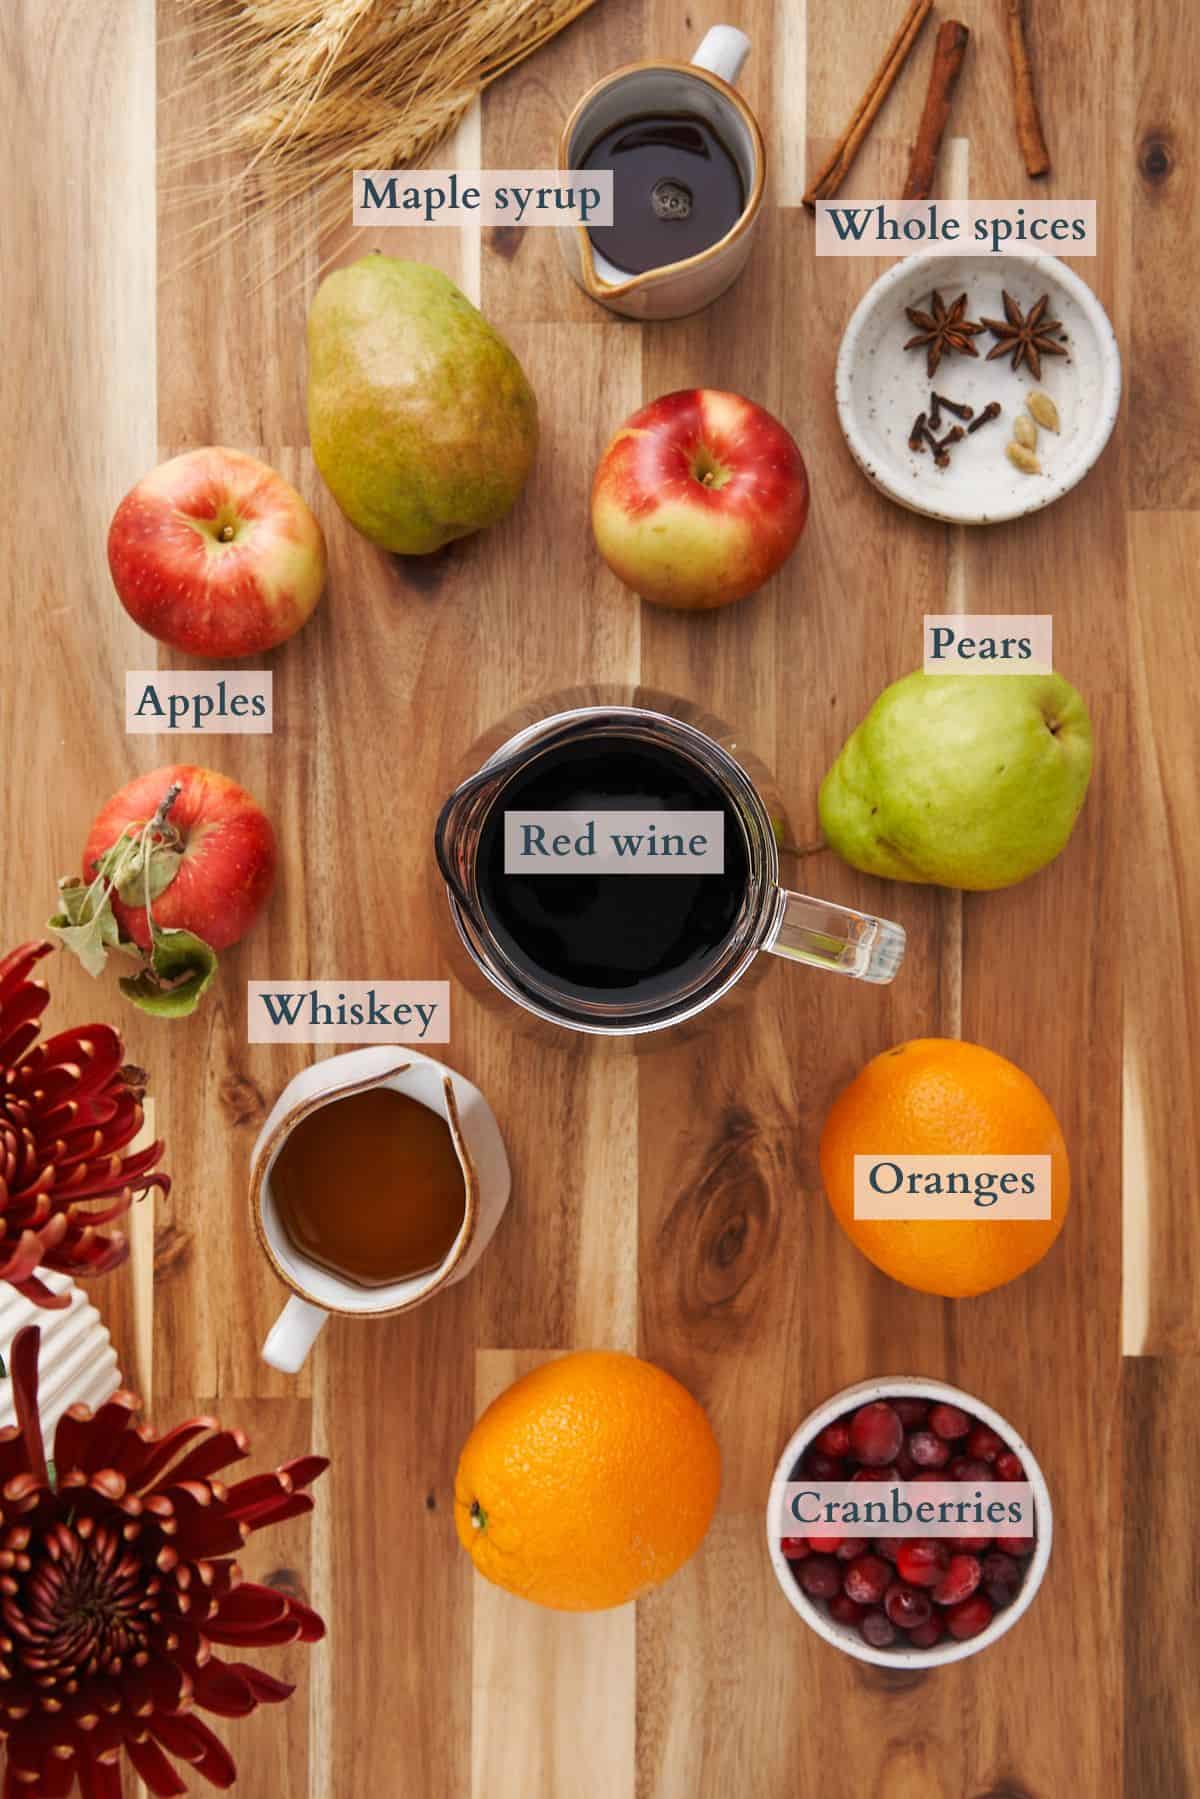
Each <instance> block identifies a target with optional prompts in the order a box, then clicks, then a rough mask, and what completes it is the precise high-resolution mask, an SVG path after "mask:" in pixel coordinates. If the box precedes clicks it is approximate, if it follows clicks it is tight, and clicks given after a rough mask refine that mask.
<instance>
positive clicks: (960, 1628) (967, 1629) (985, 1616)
mask: <svg viewBox="0 0 1200 1799" xmlns="http://www.w3.org/2000/svg"><path fill="white" fill-rule="evenodd" d="M995 1615H996V1614H995V1612H994V1611H993V1610H992V1606H991V1603H990V1602H989V1601H988V1600H986V1599H985V1598H984V1596H983V1594H982V1593H974V1594H972V1596H971V1598H970V1599H964V1600H963V1602H962V1604H961V1605H952V1606H951V1607H950V1609H949V1611H948V1612H947V1613H946V1629H947V1630H948V1631H949V1632H950V1635H951V1636H952V1637H957V1638H958V1641H959V1642H960V1643H965V1642H966V1640H967V1638H968V1637H977V1636H978V1635H979V1633H980V1631H981V1630H986V1629H987V1627H988V1625H989V1624H990V1623H991V1621H992V1619H993V1618H994V1617H995Z"/></svg>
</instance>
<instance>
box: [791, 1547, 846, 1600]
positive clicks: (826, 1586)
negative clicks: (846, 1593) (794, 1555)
mask: <svg viewBox="0 0 1200 1799" xmlns="http://www.w3.org/2000/svg"><path fill="white" fill-rule="evenodd" d="M796 1579H797V1580H798V1581H799V1583H800V1585H801V1586H802V1587H803V1589H804V1591H805V1592H806V1593H807V1594H808V1596H809V1598H810V1599H832V1598H833V1596H834V1594H835V1593H839V1592H840V1591H841V1588H842V1571H841V1569H840V1568H839V1567H838V1565H837V1563H836V1562H835V1561H834V1559H833V1557H832V1556H831V1555H813V1556H810V1557H809V1559H808V1560H807V1561H806V1562H801V1563H800V1566H799V1567H798V1568H797V1569H796Z"/></svg>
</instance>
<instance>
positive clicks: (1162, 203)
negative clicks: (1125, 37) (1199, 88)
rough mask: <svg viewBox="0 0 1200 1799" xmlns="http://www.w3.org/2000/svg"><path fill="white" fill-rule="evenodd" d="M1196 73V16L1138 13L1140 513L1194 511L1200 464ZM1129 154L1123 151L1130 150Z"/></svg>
mask: <svg viewBox="0 0 1200 1799" xmlns="http://www.w3.org/2000/svg"><path fill="white" fill-rule="evenodd" d="M1197 69H1200V15H1197V12H1196V9H1195V7H1190V6H1172V5H1170V4H1168V3H1167V0H1158V3H1157V4H1155V5H1154V6H1150V7H1148V8H1147V9H1146V11H1145V13H1144V14H1141V15H1139V18H1138V29H1137V34H1136V38H1135V44H1134V65H1133V80H1132V84H1131V88H1132V96H1133V105H1134V114H1133V118H1132V121H1131V122H1130V132H1129V136H1128V137H1125V138H1123V142H1124V143H1126V144H1128V145H1132V147H1133V152H1134V154H1135V156H1136V173H1134V174H1133V177H1132V180H1131V179H1130V173H1127V175H1126V180H1125V181H1124V182H1123V183H1122V184H1121V185H1122V187H1123V188H1129V189H1130V190H1131V195H1132V205H1131V212H1132V237H1133V242H1132V266H1133V269H1134V271H1135V272H1136V274H1137V277H1138V285H1137V293H1136V298H1137V304H1136V305H1135V306H1134V307H1133V309H1132V312H1131V315H1130V321H1129V327H1130V328H1129V338H1128V344H1129V410H1130V414H1131V416H1132V417H1133V418H1135V419H1136V420H1137V450H1136V454H1134V456H1133V457H1132V459H1131V467H1130V483H1129V497H1130V504H1131V505H1132V506H1133V507H1134V509H1135V510H1137V511H1148V512H1162V511H1166V510H1168V509H1169V508H1174V507H1180V508H1188V509H1192V510H1194V509H1195V508H1196V507H1198V506H1200V464H1198V462H1197V458H1196V456H1195V454H1194V452H1192V451H1189V449H1188V447H1187V446H1188V445H1189V443H1190V442H1191V440H1192V438H1193V436H1194V435H1195V426H1196V416H1197V412H1198V411H1200V374H1198V372H1197V368H1196V357H1195V354H1194V351H1193V331H1194V321H1195V311H1196V299H1195V282H1196V244H1195V229H1194V223H1193V221H1194V220H1195V217H1196V206H1197V196H1198V192H1200V190H1198V187H1197V174H1196V159H1197V148H1198V143H1200V140H1198V136H1197V129H1196V112H1195V108H1194V107H1192V106H1189V105H1188V104H1187V101H1186V98H1185V96H1186V94H1187V91H1188V86H1189V80H1188V77H1189V76H1192V77H1194V75H1195V73H1196V71H1197ZM1127 155H1128V152H1127Z"/></svg>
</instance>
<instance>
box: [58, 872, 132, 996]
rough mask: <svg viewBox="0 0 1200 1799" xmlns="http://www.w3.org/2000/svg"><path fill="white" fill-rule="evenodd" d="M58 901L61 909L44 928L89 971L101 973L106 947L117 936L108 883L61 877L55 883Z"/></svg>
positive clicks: (113, 946) (113, 945) (111, 945)
mask: <svg viewBox="0 0 1200 1799" xmlns="http://www.w3.org/2000/svg"><path fill="white" fill-rule="evenodd" d="M58 901H59V905H60V907H61V910H60V911H58V912H56V913H55V914H54V916H53V917H52V918H51V919H50V920H49V921H48V923H47V927H46V928H47V929H48V930H50V931H53V933H54V935H55V936H56V937H57V938H58V941H59V942H60V943H61V944H62V946H63V948H64V949H68V950H70V951H71V954H72V955H74V956H78V957H79V960H80V961H81V962H82V964H83V966H84V967H85V968H86V969H87V971H88V973H89V974H90V975H98V974H100V973H102V972H103V969H104V964H105V962H106V960H107V958H108V952H109V950H110V949H116V948H117V946H118V943H119V940H120V933H119V931H118V930H117V921H116V919H115V918H114V917H113V909H112V904H111V901H110V898H109V893H108V889H107V887H106V886H105V885H104V884H103V883H101V882H96V883H93V885H92V886H91V887H85V886H84V884H83V882H82V881H80V880H72V879H70V878H64V879H63V880H61V881H60V882H59V883H58Z"/></svg>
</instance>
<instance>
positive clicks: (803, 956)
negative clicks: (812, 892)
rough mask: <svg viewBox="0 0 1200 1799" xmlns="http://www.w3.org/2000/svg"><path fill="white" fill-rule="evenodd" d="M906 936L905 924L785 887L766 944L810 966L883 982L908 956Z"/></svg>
mask: <svg viewBox="0 0 1200 1799" xmlns="http://www.w3.org/2000/svg"><path fill="white" fill-rule="evenodd" d="M904 942H905V937H904V927H903V925H898V924H890V923H889V922H888V920H887V919H886V918H872V917H870V915H869V914H868V913H866V912H854V911H852V910H851V908H850V907H849V906H835V905H834V904H833V902H832V900H818V899H809V898H808V896H807V894H803V893H789V892H787V890H786V889H785V888H782V887H781V888H780V889H779V896H778V904H777V906H776V911H775V918H774V921H773V923H772V925H771V929H770V932H769V933H768V935H767V938H766V940H765V942H764V943H763V948H764V949H769V950H770V951H771V953H772V954H773V955H776V956H788V957H790V958H791V960H792V961H794V962H807V963H808V965H809V966H810V967H811V968H828V969H830V970H832V972H833V973H834V974H848V975H851V976H853V978H854V979H855V980H858V981H875V982H879V983H883V982H885V981H891V980H894V979H895V976H896V974H897V971H898V970H899V967H900V964H901V962H903V960H904Z"/></svg>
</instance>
